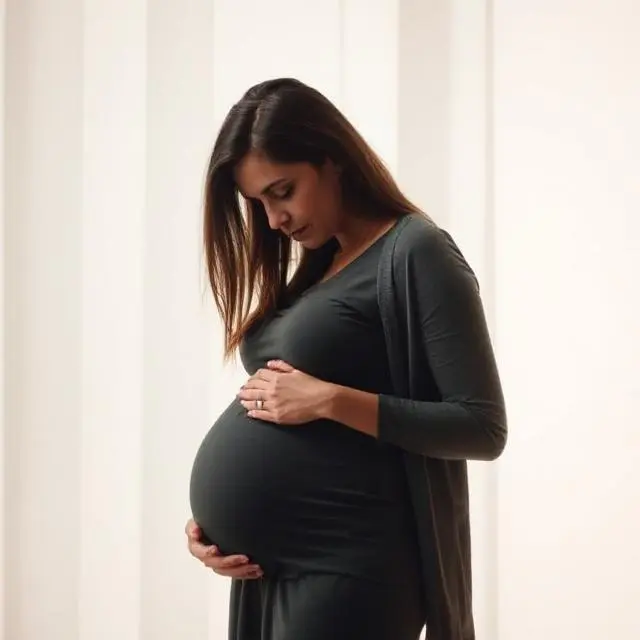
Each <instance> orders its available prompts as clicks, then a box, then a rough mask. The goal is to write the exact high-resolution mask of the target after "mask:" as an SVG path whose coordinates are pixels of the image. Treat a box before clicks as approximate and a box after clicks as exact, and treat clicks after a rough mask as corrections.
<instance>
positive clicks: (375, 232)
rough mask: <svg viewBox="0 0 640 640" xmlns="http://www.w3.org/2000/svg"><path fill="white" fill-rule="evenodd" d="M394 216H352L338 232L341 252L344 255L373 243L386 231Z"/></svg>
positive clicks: (337, 236) (337, 238)
mask: <svg viewBox="0 0 640 640" xmlns="http://www.w3.org/2000/svg"><path fill="white" fill-rule="evenodd" d="M393 221H394V218H390V217H384V218H362V217H356V216H350V217H349V218H347V219H346V220H345V222H344V224H343V225H342V226H341V227H340V230H339V231H338V232H337V233H336V240H337V241H338V244H339V245H340V249H339V253H340V254H341V255H343V256H348V255H351V254H352V253H357V252H358V251H360V249H361V248H362V247H366V246H367V245H369V244H371V243H372V242H373V241H374V240H375V239H376V238H377V237H378V236H379V235H382V233H384V231H386V230H387V229H388V228H389V227H390V226H391V223H392V222H393Z"/></svg>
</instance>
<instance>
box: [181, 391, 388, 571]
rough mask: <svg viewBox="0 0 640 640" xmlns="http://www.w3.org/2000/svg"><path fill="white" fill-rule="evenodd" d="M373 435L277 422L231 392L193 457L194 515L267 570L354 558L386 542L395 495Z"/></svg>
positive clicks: (225, 549) (227, 548)
mask: <svg viewBox="0 0 640 640" xmlns="http://www.w3.org/2000/svg"><path fill="white" fill-rule="evenodd" d="M385 469H390V467H389V465H386V466H385V463H384V461H383V458H382V456H381V452H380V450H379V448H377V447H376V445H375V442H374V441H372V440H371V439H370V438H367V437H366V436H362V435H361V434H357V433H356V432H352V431H350V430H348V429H346V428H344V427H340V426H339V425H336V424H334V423H328V422H323V423H313V424H310V425H304V426H301V427H291V426H279V425H274V424H270V423H266V422H261V421H258V420H253V419H250V418H248V417H247V416H246V412H245V410H244V408H243V407H242V406H241V405H240V404H239V402H237V401H234V402H233V403H232V404H231V405H230V406H229V407H228V409H227V410H226V411H225V412H224V413H223V414H222V415H221V416H220V418H219V419H218V421H217V422H216V423H215V424H214V425H213V427H212V428H211V430H210V431H209V433H208V434H207V435H206V437H205V439H204V441H203V442H202V444H201V446H200V448H199V450H198V453H197V455H196V457H195V461H194V465H193V470H192V475H191V486H190V500H191V509H192V513H193V517H194V519H195V520H196V522H198V524H199V525H200V527H201V528H202V530H203V533H204V535H205V536H206V539H207V540H208V541H209V542H211V543H214V544H216V545H218V547H219V548H220V550H221V552H222V553H223V554H225V555H226V554H231V553H243V554H246V555H248V556H249V557H250V558H251V559H252V560H253V561H255V562H258V563H260V564H261V565H262V567H263V569H264V570H265V572H273V571H280V572H286V570H287V567H298V568H303V567H306V568H314V567H315V568H319V567H322V568H324V569H327V568H328V567H327V563H329V564H330V563H331V562H332V559H333V560H334V561H335V563H336V565H337V566H339V565H340V562H341V561H344V560H345V558H346V557H349V558H351V559H352V560H354V561H355V562H357V558H358V557H363V558H364V556H365V555H367V554H368V553H369V552H370V551H371V550H372V547H376V553H377V552H379V550H380V549H379V547H377V546H376V545H378V543H379V544H381V545H382V544H385V543H387V542H389V540H390V539H393V538H390V537H389V535H390V532H389V525H388V523H389V521H390V518H389V516H390V515H391V516H393V514H392V512H391V510H392V509H393V508H394V506H393V505H394V504H395V505H397V504H398V501H397V500H394V499H393V497H392V496H391V495H390V494H388V492H387V490H386V489H385V488H383V480H384V478H385V474H384V470H385Z"/></svg>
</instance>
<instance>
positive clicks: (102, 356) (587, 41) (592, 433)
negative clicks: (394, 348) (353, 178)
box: [0, 0, 640, 640]
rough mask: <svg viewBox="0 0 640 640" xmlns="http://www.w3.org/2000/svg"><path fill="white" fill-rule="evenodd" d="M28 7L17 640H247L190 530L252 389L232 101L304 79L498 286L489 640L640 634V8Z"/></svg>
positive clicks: (14, 475)
mask: <svg viewBox="0 0 640 640" xmlns="http://www.w3.org/2000/svg"><path fill="white" fill-rule="evenodd" d="M54 4H55V6H54ZM6 5H7V9H6V18H5V32H4V37H5V40H4V42H2V40H0V45H2V46H0V52H1V54H0V55H2V56H4V58H3V59H4V61H5V64H6V77H5V78H4V86H3V84H2V83H0V96H1V95H4V99H5V100H4V104H5V107H4V109H5V118H4V119H3V120H4V122H5V129H4V132H5V138H4V143H3V144H1V145H0V158H1V157H2V151H4V157H5V162H4V172H6V173H3V177H4V193H3V190H2V188H1V187H2V185H3V181H2V179H0V195H2V196H3V197H2V198H0V206H1V205H4V233H5V237H4V246H3V249H4V254H3V260H2V265H1V266H0V272H1V271H2V269H3V268H4V272H5V278H4V300H3V302H4V304H3V307H2V308H3V310H4V313H3V314H2V319H3V320H4V325H5V326H4V329H5V331H4V335H5V345H4V351H5V358H4V369H5V371H6V374H5V388H4V390H5V409H6V410H5V421H4V425H3V426H4V442H3V444H4V452H3V451H2V449H1V448H0V453H3V457H4V467H5V473H4V480H5V490H6V500H5V504H4V508H2V509H0V523H2V521H4V523H5V525H6V532H7V535H6V537H5V538H4V548H5V571H4V572H3V576H2V577H3V585H4V592H5V596H6V597H5V603H4V604H5V605H6V606H5V607H4V625H2V626H0V629H1V628H4V637H2V635H1V633H0V639H1V640H32V639H33V640H35V639H38V640H40V639H41V638H47V640H100V639H102V638H104V639H105V640H106V639H107V638H109V639H111V638H113V637H118V638H123V639H131V640H134V639H135V640H138V639H140V640H143V639H144V640H147V639H148V640H151V639H153V640H164V639H165V638H166V639H167V640H168V639H169V638H171V639H173V638H176V637H190V638H194V639H197V638H208V639H209V640H218V639H222V638H225V637H226V635H225V629H226V620H227V611H226V609H227V604H228V599H227V590H228V586H229V585H228V582H227V581H226V580H225V579H222V578H218V577H215V576H213V575H212V574H208V573H207V572H205V571H204V570H203V569H201V567H199V566H198V565H197V563H196V562H195V561H193V560H191V559H190V558H189V556H188V554H187V552H186V548H185V541H184V535H183V532H182V528H183V525H184V522H185V520H186V518H187V517H188V502H187V497H188V477H189V471H190V465H191V461H192V458H193V455H194V453H195V449H196V447H197V446H198V444H199V441H200V439H201V438H202V436H203V435H204V433H205V432H206V430H207V429H208V427H209V425H210V424H211V422H212V421H213V420H214V419H215V416H216V415H217V413H218V412H219V411H220V410H221V409H222V408H223V407H224V406H225V405H226V403H227V402H228V401H229V398H230V397H231V394H233V393H235V391H236V389H237V386H238V384H239V383H240V381H241V380H242V379H243V377H242V373H241V372H240V371H238V370H237V369H236V368H234V367H231V368H229V369H228V370H224V371H223V370H222V369H221V368H220V367H219V365H218V364H217V362H219V358H220V353H221V349H220V348H221V333H220V330H219V325H218V324H217V321H216V319H215V317H214V315H213V313H212V309H211V305H210V301H209V298H208V295H207V289H206V284H205V282H204V277H203V276H204V272H203V266H202V263H201V260H200V259H201V253H200V252H201V244H200V242H201V240H200V219H201V211H200V204H201V189H202V182H203V176H204V169H205V166H206V161H207V155H208V153H209V151H210V147H211V144H212V142H213V138H214V136H215V133H216V131H217V128H218V127H219V125H220V123H221V120H222V118H223V116H224V114H225V112H226V110H227V109H228V108H229V107H230V106H231V104H232V102H233V101H235V100H236V99H237V98H238V97H239V95H240V94H241V93H242V92H243V91H244V90H245V89H246V88H247V87H248V86H249V85H250V84H253V83H254V82H257V81H259V80H262V79H264V78H266V77H269V76H281V75H294V76H298V77H300V78H301V79H303V80H305V81H307V82H309V83H311V84H313V85H315V86H317V87H318V88H319V89H320V90H322V91H324V92H325V93H326V94H327V95H328V96H329V97H331V98H332V99H334V100H335V101H336V102H337V103H338V104H339V105H340V106H341V107H342V108H343V109H344V110H345V112H346V113H347V115H349V116H350V117H351V118H352V119H353V120H354V122H355V123H356V125H357V126H358V127H359V128H360V129H361V130H362V132H363V133H364V134H365V136H366V137H367V138H368V139H369V140H370V141H371V142H372V144H373V145H374V147H376V149H378V150H379V151H380V152H381V154H382V155H383V157H384V158H385V159H386V160H387V162H388V164H389V165H390V167H391V168H392V169H393V170H394V171H396V172H397V174H398V176H399V179H400V182H401V184H402V185H403V186H404V187H405V188H406V190H407V191H408V193H409V194H410V195H411V196H412V197H414V198H415V199H416V200H417V201H418V202H419V203H420V204H421V205H422V206H424V207H425V208H426V209H427V210H428V211H429V213H430V214H431V215H433V216H434V217H435V218H436V219H437V220H439V221H440V222H442V223H443V224H445V225H446V226H447V227H448V228H450V229H451V230H452V231H453V233H454V234H455V236H456V238H457V239H458V241H459V243H460V245H461V246H462V248H463V250H464V251H465V253H466V254H467V256H468V258H469V259H470V261H471V262H472V264H473V266H474V268H475V269H476V271H477V272H478V275H479V276H480V279H481V282H482V288H483V291H484V296H485V304H486V307H487V313H488V316H489V320H490V323H491V327H492V331H493V334H494V338H495V341H496V349H497V352H498V357H499V360H500V364H501V368H502V375H503V379H504V383H505V390H506V393H507V400H508V404H509V413H510V419H511V440H510V443H509V448H508V450H507V453H506V454H505V456H504V458H503V459H502V460H501V461H500V462H499V463H498V464H496V465H483V464H474V465H472V466H471V476H472V502H473V504H472V509H473V511H472V518H473V524H474V568H475V606H476V616H477V627H478V639H479V640H528V639H529V638H531V639H532V640H533V638H536V639H537V638H539V637H545V638H551V639H553V640H555V639H558V640H560V639H562V640H565V639H568V638H581V639H587V640H591V639H593V640H596V639H597V640H599V639H600V638H602V637H609V636H611V637H613V636H615V637H635V636H638V635H639V634H638V632H639V631H640V628H639V627H638V623H637V621H636V617H635V616H634V615H633V608H632V603H633V601H634V600H635V599H637V597H638V596H639V595H640V585H639V583H638V577H637V576H638V575H639V574H640V557H639V554H638V552H636V551H635V548H634V547H633V546H632V544H631V542H632V541H633V540H635V539H638V538H639V537H640V536H638V534H639V533H640V530H638V525H637V519H636V518H635V517H634V511H633V507H634V505H635V504H637V503H638V502H639V501H638V497H639V496H638V487H640V482H639V481H638V472H636V471H634V470H633V465H632V463H633V461H634V460H637V458H638V455H639V452H640V438H639V437H638V435H637V433H638V432H637V431H636V430H635V429H634V424H636V423H637V420H635V421H634V416H633V415H632V413H631V407H632V402H631V401H632V400H633V399H634V398H636V397H638V395H640V394H639V391H640V389H639V385H640V382H639V381H640V375H639V374H640V371H639V365H638V364H637V363H638V361H639V359H640V358H639V356H640V336H638V326H639V325H638V322H637V321H636V322H634V321H633V318H634V315H633V303H634V301H636V300H637V293H636V292H637V291H639V290H640V288H639V287H637V286H636V285H635V283H634V282H633V274H634V273H638V272H640V268H639V267H640V264H639V263H640V247H639V245H638V242H639V241H638V232H639V231H640V229H639V228H638V226H639V224H638V219H637V216H636V217H635V218H634V219H632V218H631V212H632V211H634V212H635V211H637V210H638V209H639V207H640V191H639V185H640V181H638V179H637V176H638V173H639V172H638V169H639V168H640V167H639V165H640V162H639V160H640V158H639V157H638V148H639V146H638V143H639V142H640V140H639V138H640V129H639V125H638V121H637V117H636V114H637V113H638V112H639V107H640V104H639V103H640V95H639V92H640V89H639V86H640V80H638V76H637V73H635V75H634V71H635V67H636V65H635V62H634V60H635V61H637V60H638V59H640V51H639V50H638V49H639V45H638V44H637V39H635V38H634V37H632V36H633V35H634V34H635V33H637V31H638V28H639V27H640V15H639V13H640V10H638V9H636V8H635V7H634V6H633V5H634V0H627V1H625V0H611V1H610V2H609V3H608V5H607V6H608V8H606V9H605V8H604V3H596V2H595V1H594V0H586V1H585V0H583V1H582V2H580V3H577V2H571V0H554V2H553V3H551V2H550V1H549V0H541V1H540V2H538V3H536V4H535V7H533V8H532V6H530V5H531V3H525V2H524V1H522V2H517V1H511V2H499V1H496V2H495V3H493V5H492V3H489V2H488V0H448V1H447V0H432V1H431V2H429V3H422V2H415V0H378V1H377V2H371V1H370V0H369V1H367V0H307V2H297V1H296V0H274V1H272V2H270V3H263V2H259V1H258V0H189V1H188V2H161V1H160V0H117V1H113V0H111V1H110V2H106V1H105V2H98V1H97V0H94V1H93V2H89V0H84V1H83V0H60V1H59V2H57V3H47V2H43V1H41V0H7V1H6ZM0 7H2V8H4V3H3V4H1V5H0ZM0 15H2V13H1V12H0ZM248 17H250V19H248ZM4 66H5V65H3V67H4ZM0 109H1V108H0ZM1 131H2V127H0V132H1ZM1 140H2V139H1V138H0V141H1ZM634 231H635V235H634V233H633V232H634ZM0 324H1V323H0ZM0 328H1V326H0ZM601 337H602V341H600V340H599V338H601ZM611 435H612V436H613V437H612V438H611V439H605V438H606V437H607V436H611ZM602 454H604V455H602ZM116 463H117V464H118V465H119V466H116ZM634 481H635V482H634ZM572 482H575V486H574V485H573V484H572ZM1 486H2V485H1V484H0V488H1ZM2 542H3V538H2V535H1V533H0V543H2ZM2 611H3V609H2V608H1V607H0V613H2ZM587 612H588V615H585V613H587ZM36 614H37V615H36ZM607 621H609V627H608V628H607V627H605V623H607Z"/></svg>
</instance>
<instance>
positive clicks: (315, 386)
mask: <svg viewBox="0 0 640 640" xmlns="http://www.w3.org/2000/svg"><path fill="white" fill-rule="evenodd" d="M331 391H332V385H331V384H330V383H327V382H324V381H323V380H318V378H314V377H312V376H310V375H308V374H306V373H303V372H302V371H298V369H294V368H293V367H292V366H291V365H290V364H287V363H286V362H283V361H282V360H272V361H270V362H268V363H267V368H266V369H258V371H256V373H255V374H254V375H253V376H251V377H250V378H249V380H248V381H247V382H246V383H245V384H244V385H243V387H242V389H241V390H240V393H239V394H238V398H240V400H241V403H242V406H243V407H244V408H245V409H247V411H248V415H249V416H250V417H251V418H256V419H258V420H266V421H267V422H275V423H276V424H284V425H298V424H304V423H306V422H312V421H313V420H319V419H320V418H323V417H325V415H326V410H327V404H328V402H329V400H330V397H331ZM260 400H261V401H262V409H257V408H256V407H257V405H256V401H260Z"/></svg>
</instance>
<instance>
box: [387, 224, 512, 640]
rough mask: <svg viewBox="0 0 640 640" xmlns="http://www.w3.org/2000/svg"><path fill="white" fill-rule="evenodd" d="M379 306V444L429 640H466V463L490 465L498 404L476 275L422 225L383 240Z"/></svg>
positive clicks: (498, 441)
mask: <svg viewBox="0 0 640 640" xmlns="http://www.w3.org/2000/svg"><path fill="white" fill-rule="evenodd" d="M384 242H385V246H384V250H383V254H382V258H381V260H380V266H379V272H378V300H379V304H380V312H381V316H382V322H383V326H384V330H385V335H386V341H387V351H388V356H389V362H390V366H391V372H392V377H393V384H394V395H393V396H390V395H382V396H380V401H379V402H380V404H379V424H378V427H379V436H378V437H379V439H380V440H381V441H385V442H388V443H391V444H393V445H396V446H398V447H400V448H401V449H403V450H404V452H405V455H404V457H405V468H406V474H407V479H408V483H409V488H410V492H411V498H412V503H413V508H414V513H415V516H416V525H417V529H418V535H419V542H420V556H421V557H420V561H421V564H422V575H423V580H424V585H425V594H426V599H427V602H426V612H427V613H426V627H427V638H428V639H429V640H473V639H474V638H475V631H474V623H473V612H472V601H471V536H470V526H469V494H468V482H467V462H466V461H467V460H494V459H495V458H497V457H498V456H499V455H500V454H501V453H502V451H503V449H504V447H505V444H506V440H507V420H506V412H505V404H504V398H503V393H502V387H501V384H500V378H499V375H498V370H497V366H496V361H495V357H494V354H493V349H492V345H491V340H490V337H489V332H488V328H487V323H486V320H485V314H484V309H483V306H482V302H481V299H480V295H479V290H478V284H477V280H476V278H475V275H474V273H473V271H472V270H471V268H470V267H469V265H468V264H467V262H466V260H465V259H464V257H463V256H462V254H461V252H460V251H459V249H458V248H457V246H456V244H455V242H454V241H453V240H452V238H451V236H449V234H448V233H447V232H445V231H443V230H442V229H440V228H439V227H438V226H437V225H435V224H434V223H433V222H431V221H430V220H429V219H428V218H427V217H426V216H421V215H417V214H416V215H409V216H406V217H404V218H403V219H401V220H400V221H399V222H398V223H397V224H396V226H395V227H394V228H393V229H392V230H391V231H390V232H389V234H388V236H387V237H386V238H385V241H384Z"/></svg>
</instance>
